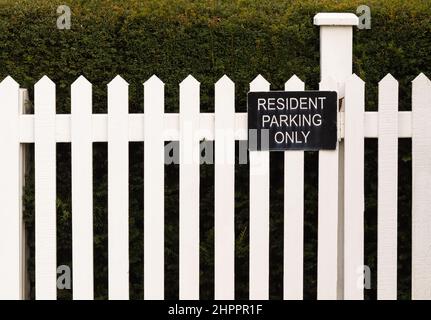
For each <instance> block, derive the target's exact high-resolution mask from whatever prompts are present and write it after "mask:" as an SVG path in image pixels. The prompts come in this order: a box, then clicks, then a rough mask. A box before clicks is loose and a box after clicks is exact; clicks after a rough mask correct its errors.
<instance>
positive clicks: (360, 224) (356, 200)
mask: <svg viewBox="0 0 431 320" xmlns="http://www.w3.org/2000/svg"><path fill="white" fill-rule="evenodd" d="M364 109H365V85H364V82H363V81H362V80H361V79H360V78H359V77H358V76H357V75H356V74H353V75H352V76H351V77H350V78H349V79H347V81H346V86H345V120H344V123H345V131H344V299H346V300H363V299H364V288H363V286H361V283H359V282H360V279H361V275H362V273H363V267H364V201H365V200H364V120H363V119H364V111H365V110H364Z"/></svg>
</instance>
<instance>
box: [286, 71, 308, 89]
mask: <svg viewBox="0 0 431 320" xmlns="http://www.w3.org/2000/svg"><path fill="white" fill-rule="evenodd" d="M304 88H305V83H304V81H302V80H301V79H299V78H298V77H297V76H296V74H294V75H293V76H291V77H290V79H289V80H287V81H286V83H285V84H284V90H286V91H294V90H299V91H303V90H304Z"/></svg>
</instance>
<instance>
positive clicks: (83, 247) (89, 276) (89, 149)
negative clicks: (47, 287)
mask: <svg viewBox="0 0 431 320" xmlns="http://www.w3.org/2000/svg"><path fill="white" fill-rule="evenodd" d="M71 113H72V115H71V116H72V122H71V138H72V272H73V298H74V299H77V300H84V299H85V300H91V299H93V296H94V293H93V291H94V290H93V288H94V283H93V282H94V276H93V141H92V139H91V134H92V119H91V116H92V87H91V83H90V82H88V80H87V79H85V78H84V77H83V76H80V77H79V78H78V79H77V80H76V81H75V82H74V83H73V84H72V87H71Z"/></svg>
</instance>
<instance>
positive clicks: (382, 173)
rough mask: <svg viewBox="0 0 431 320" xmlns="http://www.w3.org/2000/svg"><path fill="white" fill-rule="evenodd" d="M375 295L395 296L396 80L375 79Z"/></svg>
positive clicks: (393, 298) (384, 297)
mask: <svg viewBox="0 0 431 320" xmlns="http://www.w3.org/2000/svg"><path fill="white" fill-rule="evenodd" d="M378 129H379V139H378V178H377V181H378V195H377V199H378V203H377V228H378V232H377V298H378V299H383V300H388V299H391V300H395V299H396V298H397V259H398V255H397V228H398V224H397V205H398V203H397V202H398V192H397V190H398V170H397V168H398V81H397V80H395V79H394V77H392V75H390V74H388V75H386V76H385V77H384V78H383V79H382V80H381V81H380V82H379V124H378Z"/></svg>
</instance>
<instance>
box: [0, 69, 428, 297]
mask: <svg viewBox="0 0 431 320" xmlns="http://www.w3.org/2000/svg"><path fill="white" fill-rule="evenodd" d="M304 87H305V84H304V83H303V82H302V81H301V80H300V79H299V78H298V77H296V76H293V77H292V78H291V79H290V80H289V81H287V82H286V84H285V90H286V91H302V90H304ZM338 88H339V86H338V84H337V83H336V82H335V81H334V80H332V79H331V78H327V79H324V80H323V81H322V82H321V83H320V89H321V90H337V89H338ZM55 90H56V88H55V84H54V83H53V82H52V81H51V80H50V79H49V78H48V77H46V76H44V77H43V78H42V79H41V80H40V81H39V82H38V83H36V85H35V101H34V102H35V103H34V110H35V111H34V114H23V110H24V108H23V99H22V94H21V93H20V89H19V85H18V83H17V82H15V81H14V80H13V79H12V78H11V77H7V78H6V79H4V80H3V81H2V82H0V150H1V151H2V157H1V158H0V261H1V263H0V298H11V299H19V298H22V297H23V296H22V281H23V280H22V279H23V276H22V274H23V273H24V270H22V268H23V267H22V208H21V207H22V200H21V196H22V177H23V171H22V161H23V153H22V151H21V149H20V148H21V146H22V145H23V144H26V143H34V145H35V151H34V153H35V226H36V230H35V233H36V237H35V240H36V244H35V248H36V252H35V271H36V272H35V282H36V291H35V292H36V298H37V299H56V267H57V257H56V255H57V253H56V244H55V243H56V223H57V222H56V143H60V142H68V143H71V147H72V252H73V256H72V258H73V259H72V260H73V297H74V299H93V298H94V292H93V291H94V276H93V273H94V266H93V255H94V252H93V203H92V201H93V200H92V193H93V190H92V178H93V167H92V157H93V150H92V143H93V142H107V144H108V292H109V298H110V299H128V298H129V256H128V255H129V238H128V232H129V229H128V228H129V225H128V224H129V212H128V210H129V209H128V201H129V194H128V185H129V181H128V172H129V158H128V157H129V152H128V149H129V142H142V141H145V144H144V212H143V215H144V221H145V223H144V270H143V273H144V298H146V299H163V298H164V233H165V230H164V224H165V221H164V210H165V209H164V197H165V195H164V179H165V177H164V156H165V155H164V142H165V141H179V145H180V156H179V170H180V176H179V197H180V198H179V199H180V200H179V251H180V255H179V296H180V299H199V285H200V284H199V277H200V266H199V244H200V239H199V228H200V221H199V179H200V165H199V163H200V159H199V157H200V141H201V140H210V141H215V159H214V160H215V163H214V172H215V182H214V184H215V186H214V202H215V203H214V204H215V209H214V210H215V213H214V216H215V221H214V224H215V230H214V232H215V236H214V239H215V240H214V241H215V252H214V255H215V256H214V261H215V262H214V264H215V272H214V277H215V283H214V293H215V298H216V299H234V298H235V292H234V291H235V287H234V284H235V265H234V260H235V210H234V207H235V141H236V140H247V114H246V113H235V84H234V83H233V82H232V81H231V80H230V79H229V78H228V77H227V76H223V77H222V78H221V79H220V80H219V81H218V82H217V83H216V84H215V97H214V98H215V112H214V113H201V112H200V83H199V82H198V81H197V80H196V79H195V78H194V77H192V76H191V75H190V76H188V77H187V78H186V79H184V81H182V82H181V84H180V93H179V94H180V99H179V101H180V111H179V113H165V112H164V109H165V92H164V83H163V82H162V81H161V80H160V79H159V78H157V77H156V76H152V77H151V78H150V79H149V80H148V81H146V82H145V83H144V113H141V114H140V113H135V114H129V113H128V99H129V95H128V90H129V89H128V83H127V82H126V81H125V80H124V79H123V78H121V77H120V76H117V77H116V78H114V79H113V80H112V81H111V82H110V83H109V84H108V113H107V114H93V113H92V85H91V83H90V82H89V81H88V80H86V79H85V78H84V77H82V76H81V77H79V78H78V79H77V80H76V81H75V82H74V83H73V84H72V87H71V114H70V115H68V114H56V111H55V101H56V96H55ZM269 90H270V83H269V82H268V81H267V80H265V79H264V78H263V77H262V76H260V75H259V76H258V77H256V79H254V80H253V81H252V82H251V83H250V91H269ZM343 90H344V92H343V94H344V98H343V99H342V100H340V111H339V112H338V132H339V141H341V139H343V141H344V146H343V148H344V159H343V160H340V155H339V148H337V149H336V150H333V151H328V150H321V151H319V177H318V179H319V181H318V191H319V194H318V265H317V277H318V278H317V279H318V281H317V295H318V299H337V298H339V297H340V286H339V284H340V282H342V284H343V287H342V297H343V298H345V299H363V298H364V288H363V286H362V285H361V281H362V282H363V278H361V277H363V275H364V272H365V270H364V268H365V266H364V201H365V200H364V183H366V181H364V176H365V172H364V139H365V138H378V231H377V234H378V249H377V251H378V252H377V255H378V266H377V270H378V271H377V272H378V274H377V285H378V288H377V292H378V298H379V299H396V298H397V257H398V253H397V221H398V218H397V214H398V213H397V199H398V194H397V185H398V181H397V174H398V173H397V172H398V162H397V161H398V160H397V159H398V139H399V138H411V139H412V160H413V161H412V166H413V181H412V189H413V192H412V298H414V299H431V252H430V250H429V248H430V246H431V232H430V230H431V215H430V214H429V212H430V211H431V188H430V186H431V135H430V131H429V128H428V127H429V123H431V82H430V80H429V79H428V78H427V77H426V76H425V75H423V74H420V75H419V76H418V77H417V78H416V79H415V80H414V81H413V82H412V111H398V82H397V80H396V79H394V78H393V77H392V76H391V75H390V74H388V75H387V76H386V77H384V78H383V79H382V80H381V81H380V83H379V94H378V111H365V107H366V101H365V83H364V82H363V81H362V80H361V79H360V78H359V77H357V76H356V75H354V74H353V75H352V76H351V77H349V78H348V79H347V80H346V82H345V87H344V89H343ZM284 161H285V166H284V175H283V176H282V177H280V179H283V182H284V249H283V250H284V251H283V258H284V260H283V272H284V280H283V290H284V299H302V298H303V281H304V280H303V270H304V256H303V251H304V239H303V238H304V170H305V168H304V151H285V152H284ZM340 161H343V163H342V164H343V165H340V163H341V162H340ZM249 167H250V169H249V170H250V172H249V178H250V190H249V192H250V203H249V206H250V217H249V219H250V220H249V222H250V246H249V258H250V266H249V268H250V273H249V292H250V296H249V297H250V299H268V298H269V237H270V229H269V215H270V207H269V205H270V200H269V199H270V197H269V190H270V185H269V172H270V161H269V152H268V151H251V152H249ZM339 177H340V178H342V179H343V181H344V182H343V185H344V189H340V185H339V183H338V180H339ZM340 194H343V197H341V196H340ZM339 210H342V211H344V216H343V220H342V221H341V220H340V219H339V216H338V211H339ZM340 226H341V228H342V229H343V230H344V232H343V234H344V237H343V239H339V236H338V235H339V232H338V230H339V228H340ZM340 241H342V244H343V246H341V247H340V246H339V243H340ZM340 250H343V252H340ZM339 256H342V257H343V261H342V266H343V267H342V268H341V271H340V267H339V264H340V261H339Z"/></svg>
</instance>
